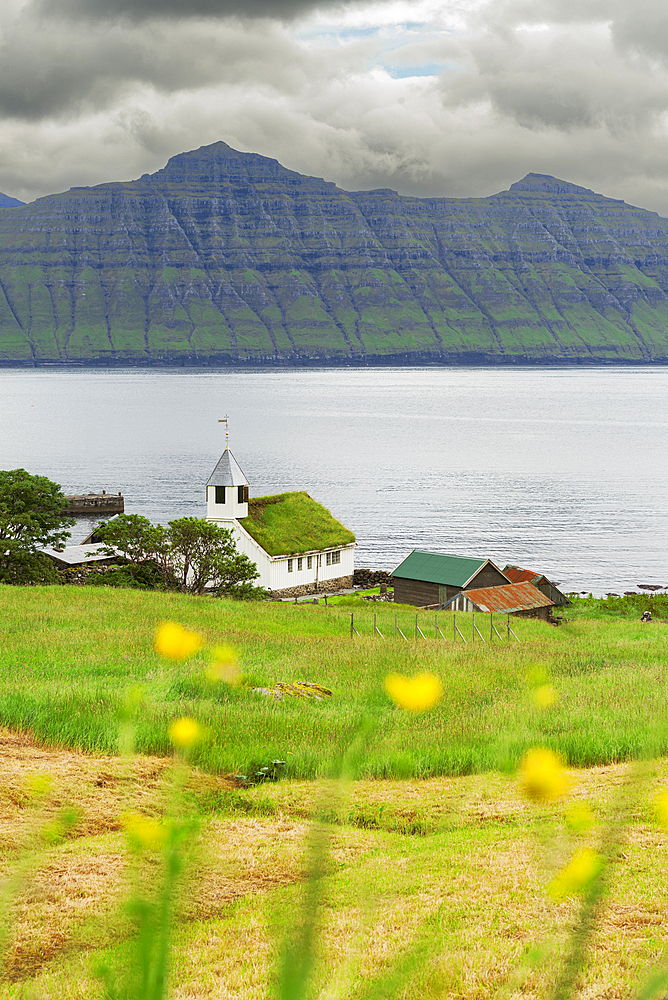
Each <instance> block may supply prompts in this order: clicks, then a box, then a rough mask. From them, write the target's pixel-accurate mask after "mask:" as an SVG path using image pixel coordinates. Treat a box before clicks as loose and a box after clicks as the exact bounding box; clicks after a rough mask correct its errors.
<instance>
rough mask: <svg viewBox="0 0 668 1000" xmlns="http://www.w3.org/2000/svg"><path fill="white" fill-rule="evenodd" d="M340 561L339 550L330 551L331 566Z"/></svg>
mask: <svg viewBox="0 0 668 1000" xmlns="http://www.w3.org/2000/svg"><path fill="white" fill-rule="evenodd" d="M340 562H341V553H340V552H332V566H336V565H338V563H340Z"/></svg>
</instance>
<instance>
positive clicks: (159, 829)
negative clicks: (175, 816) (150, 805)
mask: <svg viewBox="0 0 668 1000" xmlns="http://www.w3.org/2000/svg"><path fill="white" fill-rule="evenodd" d="M121 822H122V823H123V826H124V828H125V832H126V834H127V837H128V843H129V844H130V847H132V848H133V850H135V851H155V850H159V849H160V848H161V847H163V846H164V844H165V841H166V840H167V830H166V828H165V827H164V826H163V825H162V823H158V822H157V820H154V819H150V818H149V817H148V816H141V815H140V814H139V813H135V812H126V813H123V815H122V816H121Z"/></svg>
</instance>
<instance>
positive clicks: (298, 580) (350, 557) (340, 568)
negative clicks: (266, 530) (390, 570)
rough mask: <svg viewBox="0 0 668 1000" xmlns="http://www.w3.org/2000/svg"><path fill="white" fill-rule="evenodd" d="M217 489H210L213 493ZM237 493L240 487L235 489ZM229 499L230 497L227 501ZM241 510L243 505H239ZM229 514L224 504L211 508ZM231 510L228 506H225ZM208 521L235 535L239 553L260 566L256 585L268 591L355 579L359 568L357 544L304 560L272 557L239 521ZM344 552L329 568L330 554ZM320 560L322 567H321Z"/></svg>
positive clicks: (305, 555)
mask: <svg viewBox="0 0 668 1000" xmlns="http://www.w3.org/2000/svg"><path fill="white" fill-rule="evenodd" d="M212 488H213V487H211V486H210V487H209V491H210V490H211V489H212ZM233 488H234V489H236V487H233ZM226 499H227V497H226ZM239 506H241V505H239ZM212 507H213V509H214V510H216V511H217V510H225V508H224V507H223V506H222V504H215V503H214V504H210V505H209V511H211V509H212ZM225 507H227V504H226V505H225ZM207 521H215V522H216V523H217V524H219V525H220V526H221V528H227V529H228V530H230V531H231V532H232V534H233V535H234V540H235V542H236V546H237V548H238V550H239V552H243V553H245V555H247V556H248V558H249V559H250V560H252V562H254V563H256V564H257V568H258V572H259V574H260V577H259V579H257V580H255V583H256V584H257V585H258V586H260V587H266V588H267V589H268V590H287V589H288V588H289V587H303V586H307V585H311V586H315V583H316V581H317V582H318V583H322V582H324V581H326V580H335V579H337V578H338V577H340V576H352V574H353V570H354V568H355V543H354V542H352V543H351V544H350V545H345V546H339V547H332V548H329V549H321V550H319V551H318V550H315V549H314V550H312V551H311V552H304V553H302V554H301V555H300V556H283V555H281V556H270V555H269V554H268V553H267V552H265V550H264V549H263V548H262V546H261V545H260V544H259V543H258V542H256V541H255V539H254V538H253V536H252V535H250V534H249V533H248V532H247V531H246V529H245V528H244V527H243V526H242V525H241V524H239V522H238V521H237V520H236V519H233V518H223V517H216V516H211V513H207ZM328 552H340V553H341V562H339V563H334V564H333V565H329V566H327V553H328ZM308 556H312V557H313V558H312V566H311V569H308ZM318 557H319V558H320V564H319V565H318ZM300 558H301V559H302V560H303V562H302V568H301V570H298V569H297V565H298V563H297V560H298V559H300ZM288 559H292V572H291V573H289V572H288Z"/></svg>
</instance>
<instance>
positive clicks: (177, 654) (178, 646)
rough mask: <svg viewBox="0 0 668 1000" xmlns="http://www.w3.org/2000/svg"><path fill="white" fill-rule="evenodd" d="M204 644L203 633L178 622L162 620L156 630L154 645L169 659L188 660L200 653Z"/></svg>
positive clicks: (161, 654) (156, 649)
mask: <svg viewBox="0 0 668 1000" xmlns="http://www.w3.org/2000/svg"><path fill="white" fill-rule="evenodd" d="M203 645H204V640H203V639H202V636H201V635H199V634H198V633H197V632H191V631H190V630H189V629H187V628H184V627H183V625H179V624H178V623H177V622H161V623H160V625H158V627H157V629H156V630H155V639H154V640H153V646H154V648H155V651H156V653H160V656H164V657H165V658H166V659H167V660H187V659H188V658H189V657H190V656H194V655H195V653H198V652H199V651H200V649H201V648H202V646H203Z"/></svg>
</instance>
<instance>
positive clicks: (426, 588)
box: [392, 549, 510, 608]
mask: <svg viewBox="0 0 668 1000" xmlns="http://www.w3.org/2000/svg"><path fill="white" fill-rule="evenodd" d="M392 579H393V581H394V600H395V601H396V602H397V603H399V604H414V605H415V606H416V607H418V608H424V607H427V606H429V605H433V604H446V603H447V602H448V601H449V600H451V598H453V597H455V596H456V595H457V594H460V593H461V592H462V591H463V590H472V589H473V588H474V587H499V586H503V585H504V584H508V583H510V580H509V579H508V577H507V576H505V575H504V574H503V573H502V572H501V570H500V569H499V567H498V566H495V565H494V563H493V562H492V560H491V559H471V558H466V557H464V556H451V555H444V554H443V553H441V552H425V551H424V550H423V549H413V551H412V552H411V554H410V555H409V556H407V557H406V559H404V561H403V562H402V563H401V564H400V565H399V566H397V568H396V569H395V571H394V572H393V573H392Z"/></svg>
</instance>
